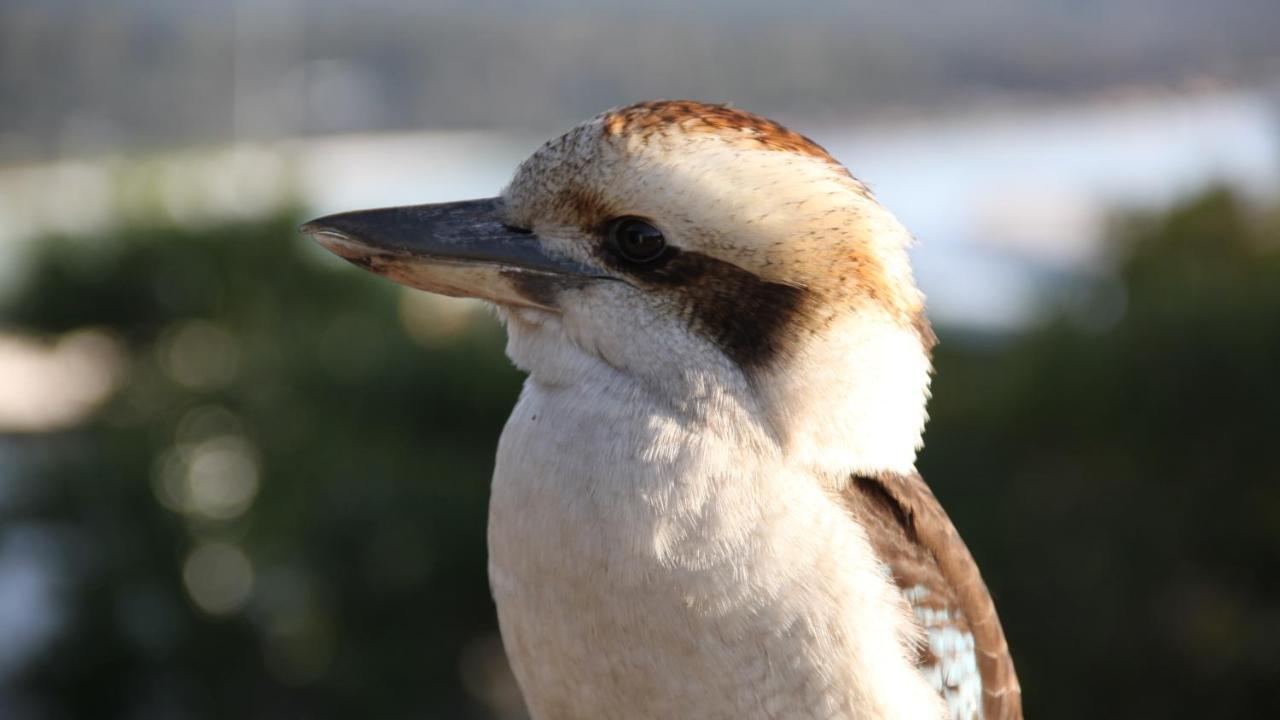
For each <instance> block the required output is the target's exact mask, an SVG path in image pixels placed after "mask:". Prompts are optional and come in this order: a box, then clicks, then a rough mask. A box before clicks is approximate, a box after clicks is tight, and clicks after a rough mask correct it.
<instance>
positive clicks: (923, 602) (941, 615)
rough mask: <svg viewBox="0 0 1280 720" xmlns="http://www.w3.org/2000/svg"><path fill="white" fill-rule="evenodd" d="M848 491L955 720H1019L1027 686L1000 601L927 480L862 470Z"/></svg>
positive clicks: (927, 668) (927, 670)
mask: <svg viewBox="0 0 1280 720" xmlns="http://www.w3.org/2000/svg"><path fill="white" fill-rule="evenodd" d="M843 495H844V497H845V499H846V500H847V501H848V504H849V506H850V508H851V510H852V511H853V513H854V515H855V516H856V517H857V519H858V520H859V522H860V523H861V524H862V525H863V527H865V528H866V532H867V535H868V537H869V539H870V540H871V544H872V546H873V548H874V549H875V552H876V555H877V556H878V557H879V558H880V560H881V561H882V562H883V563H885V565H887V566H888V568H889V570H890V572H891V573H892V574H893V579H894V581H895V582H896V583H897V585H898V588H899V589H900V590H901V591H902V594H903V596H905V597H906V599H907V601H908V602H909V603H910V604H911V607H912V610H913V611H914V612H915V615H916V619H917V620H918V621H919V623H920V624H921V626H923V628H924V630H925V633H926V639H927V643H926V647H924V648H922V650H921V653H920V657H919V666H920V669H921V671H922V672H924V673H925V675H926V676H927V677H929V679H930V680H931V681H932V682H933V684H934V687H936V688H937V689H938V691H939V692H940V693H941V694H942V696H943V697H944V698H945V699H946V702H947V706H948V708H949V709H950V717H951V718H952V720H957V719H960V720H974V719H975V718H977V719H981V720H1020V719H1021V718H1022V689H1021V687H1020V686H1019V685H1018V676H1017V674H1016V673H1015V672H1014V669H1013V658H1012V657H1010V655H1009V645H1008V643H1007V642H1006V641H1005V637H1004V630H1002V629H1001V627H1000V618H999V617H997V616H996V607H995V603H994V602H993V601H992V599H991V594H990V593H989V592H988V591H987V586H986V584H985V583H983V581H982V575H981V574H980V573H979V572H978V566H977V564H976V563H975V562H974V561H973V556H972V555H970V554H969V549H968V548H967V547H965V544H964V541H963V540H961V539H960V535H959V533H957V532H956V529H955V526H954V525H952V524H951V519H950V518H948V517H947V514H946V512H944V511H943V509H942V506H941V505H939V504H938V500H937V498H935V497H934V496H933V493H932V492H931V491H930V490H929V487H928V486H927V485H925V483H924V480H923V479H922V478H921V477H920V476H919V475H918V474H916V473H912V474H909V475H903V474H896V473H886V474H880V475H876V476H861V475H860V476H856V477H854V478H853V480H852V482H851V483H850V485H849V487H848V488H847V489H846V490H845V491H844V493H843Z"/></svg>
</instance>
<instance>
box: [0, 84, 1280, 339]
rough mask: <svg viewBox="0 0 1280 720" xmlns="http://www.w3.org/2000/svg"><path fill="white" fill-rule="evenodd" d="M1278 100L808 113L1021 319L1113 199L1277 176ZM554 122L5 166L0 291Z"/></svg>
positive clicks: (426, 176) (983, 323)
mask: <svg viewBox="0 0 1280 720" xmlns="http://www.w3.org/2000/svg"><path fill="white" fill-rule="evenodd" d="M1277 108H1280V101H1278V100H1277V98H1276V96H1275V95H1274V94H1268V92H1266V91H1262V90H1234V91H1217V92H1205V93H1199V94H1192V95H1180V96H1179V95H1174V96H1167V95H1166V96H1150V97H1137V98H1127V99H1116V100H1109V101H1097V102H1094V103H1090V104H1083V105H1074V106H1039V107H1033V108H1017V109H1010V108H1003V109H1001V108H997V109H992V110H991V111H990V112H989V113H986V114H982V115H967V116H964V117H956V118H949V117H933V118H929V119H922V120H918V121H913V122H906V123H902V124H900V125H897V126H885V125H879V126H848V127H835V126H825V127H821V126H820V127H813V128H809V127H804V125H803V123H794V122H793V125H795V126H796V127H797V128H798V129H800V130H802V131H804V132H806V133H807V134H809V135H810V136H812V137H813V138H814V139H815V140H817V141H818V142H820V143H821V144H823V145H825V146H826V147H827V148H828V149H829V150H831V152H832V153H833V154H834V155H835V156H836V157H837V158H839V159H840V160H842V161H843V162H845V163H846V164H847V165H848V166H849V167H850V168H851V169H852V170H853V172H854V174H856V175H858V176H859V177H860V178H862V179H863V180H865V181H866V182H867V183H869V184H870V185H871V187H872V188H873V189H874V190H875V192H876V194H877V195H878V196H879V198H880V199H881V201H882V202H883V203H885V204H886V205H887V206H888V207H889V208H890V209H892V210H893V211H894V212H895V213H896V214H897V215H898V216H899V217H900V218H901V219H902V221H903V222H904V223H905V224H906V225H907V227H908V228H909V229H910V230H911V231H912V232H913V233H914V234H915V236H916V237H917V238H918V240H919V241H920V242H919V244H918V246H917V247H916V248H915V249H914V252H913V255H914V259H915V264H916V268H917V273H918V276H919V279H920V282H921V285H922V286H923V287H924V289H925V291H926V293H927V294H928V295H929V299H930V302H929V304H930V312H931V314H932V315H933V317H934V318H935V320H937V321H939V322H941V323H945V324H948V325H957V326H962V327H973V328H977V329H987V330H1013V329H1016V328H1018V327H1021V326H1023V325H1025V324H1026V323H1027V322H1030V321H1032V320H1034V319H1035V318H1036V317H1038V316H1039V315H1040V314H1041V311H1042V310H1043V309H1044V307H1045V305H1046V304H1047V303H1048V304H1051V303H1052V302H1054V294H1055V288H1057V287H1058V286H1059V285H1060V283H1059V282H1057V281H1060V280H1062V279H1064V278H1070V277H1073V276H1077V275H1079V274H1081V273H1089V272H1091V271H1093V270H1095V269H1097V268H1098V267H1099V261H1100V260H1101V259H1103V258H1105V257H1106V255H1107V252H1108V249H1107V248H1105V247H1102V246H1101V239H1102V237H1103V235H1102V229H1103V225H1104V222H1105V219H1106V216H1107V213H1108V212H1110V211H1112V210H1113V209H1114V208H1117V207H1132V206H1137V207H1144V206H1158V205H1162V204H1165V203H1168V202H1170V201H1171V200H1173V199H1175V198H1176V197H1178V196H1180V195H1184V194H1189V193H1192V192H1195V191H1196V190H1197V189H1199V188H1201V187H1203V186H1204V185H1206V184H1208V183H1212V182H1225V183H1229V184H1232V185H1235V186H1238V187H1240V188H1242V189H1244V190H1246V191H1248V192H1253V193H1258V194H1261V193H1269V192H1274V191H1275V190H1276V188H1277V187H1278V186H1280V122H1278V120H1277V117H1278V113H1277ZM544 139H545V138H541V137H528V136H523V137H522V136H512V135H498V134H492V133H482V132H447V133H445V132H423V133H413V134H397V135H378V136H332V137H324V138H318V139H305V140H295V141H290V142H285V143H275V144H262V145H242V146H235V147H230V148H223V149H214V150H203V151H189V152H180V153H174V154H171V155H165V156H158V157H149V158H111V157H108V158H96V159H88V160H70V161H64V162H59V163H55V164H52V165H46V166H25V167H15V168H5V169H0V291H3V288H4V287H5V285H7V284H12V283H13V281H14V280H15V279H16V276H17V275H19V274H20V273H21V272H22V269H21V268H22V263H21V262H20V260H21V256H22V254H23V251H24V247H25V245H24V243H23V240H24V239H29V238H31V237H33V236H35V235H38V234H39V233H40V232H43V231H47V230H59V231H71V232H76V231H84V230H90V229H92V228H94V227H96V226H100V225H103V224H107V223H113V222H118V221H120V219H121V218H123V217H129V216H133V215H147V214H155V213H159V214H162V215H169V216H171V217H172V218H173V219H175V220H176V221H178V222H192V223H196V222H205V221H208V220H210V219H216V218H219V217H226V216H253V215H255V214H259V213H262V212H265V211H267V210H269V209H271V208H272V207H275V206H277V205H278V204H279V203H281V202H284V201H286V200H289V199H298V200H300V201H301V202H302V203H303V205H304V206H306V207H308V208H309V209H312V210H314V211H315V212H317V213H321V212H331V211H337V210H343V209H351V208H356V207H364V206H380V205H393V204H407V203H418V202H432V201H440V200H449V199H457V198H465V197H479V196H486V195H493V194H495V193H496V192H497V191H498V190H499V189H500V188H501V187H502V185H503V183H504V182H505V181H506V180H507V178H508V177H509V176H510V174H511V172H512V171H513V170H514V168H515V165H516V164H517V163H518V162H519V161H520V160H521V159H522V158H523V157H524V156H525V155H527V154H528V153H529V152H531V151H532V150H533V149H534V148H536V147H537V146H538V144H540V143H541V142H542V141H543V140H544Z"/></svg>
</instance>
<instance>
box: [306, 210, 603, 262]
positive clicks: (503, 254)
mask: <svg viewBox="0 0 1280 720" xmlns="http://www.w3.org/2000/svg"><path fill="white" fill-rule="evenodd" d="M299 230H300V231H301V232H303V233H306V234H308V235H312V236H314V237H315V238H316V240H318V241H319V242H320V243H321V244H323V245H325V246H326V247H328V248H329V249H330V250H333V251H334V252H337V253H338V254H339V255H342V256H343V257H347V258H348V259H352V260H354V259H355V258H351V257H349V255H348V252H347V251H351V250H357V249H364V250H366V251H368V252H369V253H373V254H390V255H397V256H403V257H406V258H417V259H420V260H423V261H426V262H446V263H448V262H455V263H465V264H474V265H496V266H500V267H503V268H509V269H513V270H525V271H532V272H542V273H550V274H554V275H574V276H579V277H592V276H596V275H598V274H599V272H598V271H597V270H595V269H593V268H591V267H588V266H586V265H583V264H582V263H578V262H575V261H573V260H570V259H568V258H562V257H556V256H553V255H550V254H548V253H547V252H546V251H545V249H544V248H543V247H542V243H541V242H540V241H539V240H538V237H537V236H536V235H534V234H533V233H532V232H530V231H528V230H521V229H518V228H512V227H508V226H507V225H505V224H504V223H503V220H502V200H501V199H500V198H485V199H483V200H463V201H461V202H451V203H441V204H438V205H409V206H404V207H390V208H379V209H376V210H355V211H352V212H344V213H337V214H335V215H326V216H324V217H322V218H317V219H315V220H312V221H311V222H308V223H306V224H305V225H303V226H302V227H301V228H299ZM335 246H346V248H345V251H344V250H340V249H339V248H338V247H335Z"/></svg>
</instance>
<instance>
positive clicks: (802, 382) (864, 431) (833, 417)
mask: <svg viewBox="0 0 1280 720" xmlns="http://www.w3.org/2000/svg"><path fill="white" fill-rule="evenodd" d="M545 319H546V318H541V319H538V320H537V321H536V322H528V321H527V320H528V318H526V319H525V320H520V319H518V318H514V317H513V318H512V322H511V323H509V327H508V332H509V336H510V337H509V343H508V355H510V356H511V358H512V359H513V360H514V361H515V362H516V364H517V365H518V366H519V367H521V368H523V369H525V370H527V371H528V372H530V374H531V379H532V380H533V381H535V382H538V383H541V384H544V385H547V386H571V385H575V384H580V383H582V382H583V380H584V379H586V378H591V379H592V382H593V383H594V385H596V386H607V387H610V388H612V389H611V390H610V392H611V393H613V396H614V398H615V399H619V400H623V401H625V402H640V403H642V404H648V403H654V404H656V405H657V406H662V407H666V408H671V409H673V411H674V412H676V413H677V414H679V415H681V416H683V417H684V418H685V422H686V423H688V425H689V426H691V427H692V426H699V427H703V428H704V431H705V432H711V433H716V434H721V435H727V437H726V438H725V439H726V440H729V441H731V442H734V443H737V444H738V445H739V446H740V447H742V448H743V449H744V450H750V451H752V452H754V453H757V454H763V455H773V456H778V457H779V458H780V459H782V460H784V461H785V462H786V463H787V464H788V465H789V466H791V467H795V468H798V469H805V470H808V471H810V472H811V473H813V474H815V475H817V476H821V477H829V478H833V479H839V478H845V477H848V475H849V474H850V473H868V474H874V473H877V472H884V471H891V472H901V473H905V472H910V471H912V470H913V469H914V467H915V458H916V451H917V450H918V449H919V447H920V445H921V437H922V434H923V431H924V424H925V420H926V412H925V402H926V400H927V398H928V394H929V376H930V370H931V367H930V360H929V348H928V346H927V345H926V344H925V342H923V341H922V338H921V337H920V332H919V331H918V329H917V328H915V327H912V325H911V324H909V323H904V322H902V321H901V320H900V319H898V318H896V317H894V316H893V315H891V314H889V313H883V312H877V311H874V310H867V311H864V312H860V313H848V314H846V315H845V316H843V317H841V318H836V319H834V320H833V321H832V322H830V323H829V324H828V326H827V327H826V329H825V330H824V331H822V332H820V333H813V334H811V335H808V336H807V337H806V338H805V340H804V341H803V342H801V343H798V344H797V345H796V346H795V347H793V348H791V351H790V352H788V353H786V354H785V355H784V356H783V357H780V358H779V359H778V360H777V361H776V362H775V363H774V364H772V365H770V366H768V367H763V368H755V369H753V370H750V371H745V370H743V369H742V368H740V367H738V366H737V365H736V364H734V363H732V362H729V361H728V360H727V359H726V358H725V357H724V356H723V355H721V354H720V353H719V352H718V351H715V350H714V349H713V348H711V347H710V346H707V347H706V348H705V350H704V351H703V352H702V354H698V356H697V357H687V358H683V360H685V361H686V362H681V363H670V362H665V363H660V364H657V365H660V366H661V367H662V368H664V369H663V370H662V372H663V374H662V375H661V376H653V377H637V376H635V375H634V374H632V373H628V372H626V371H625V370H620V369H619V368H618V367H617V366H616V365H615V364H613V363H610V362H608V361H606V360H604V359H603V358H602V357H600V356H599V355H597V354H595V353H592V352H587V351H584V350H582V349H581V348H579V347H578V346H577V344H576V343H574V342H572V341H571V340H570V339H569V337H568V336H566V334H565V333H564V329H563V327H561V325H560V324H559V323H558V322H545ZM685 349H686V350H688V351H689V352H690V353H695V354H697V348H696V346H686V348H685ZM628 398H629V399H628Z"/></svg>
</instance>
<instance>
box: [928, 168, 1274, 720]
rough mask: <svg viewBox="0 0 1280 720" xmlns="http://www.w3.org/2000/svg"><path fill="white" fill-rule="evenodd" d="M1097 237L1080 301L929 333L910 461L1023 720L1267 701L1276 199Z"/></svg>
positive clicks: (1232, 713) (1221, 202)
mask: <svg viewBox="0 0 1280 720" xmlns="http://www.w3.org/2000/svg"><path fill="white" fill-rule="evenodd" d="M1112 235H1113V238H1114V242H1113V244H1112V246H1113V247H1114V248H1116V251H1117V256H1118V257H1117V262H1116V267H1117V272H1118V277H1117V278H1116V279H1114V280H1107V281H1104V282H1099V283H1097V285H1096V286H1095V287H1094V288H1092V289H1091V291H1090V292H1087V293H1085V296H1084V298H1083V299H1082V301H1081V303H1080V304H1079V307H1077V308H1075V309H1074V311H1072V312H1069V313H1066V314H1065V315H1064V316H1063V317H1060V318H1058V319H1056V320H1054V321H1053V322H1051V323H1049V324H1048V325H1046V326H1045V327H1043V328H1041V329H1038V330H1035V331H1033V332H1031V333H1029V334H1027V335H1026V336H1023V337H1019V338H1016V339H1014V340H1012V341H1011V342H1008V343H996V344H992V345H988V346H985V347H983V346H980V345H974V344H972V343H970V344H965V343H963V342H960V341H957V342H953V343H947V342H944V343H943V344H942V345H941V347H940V351H939V354H938V357H937V368H938V375H937V380H936V381H935V387H934V391H935V396H934V399H933V402H932V404H931V409H932V415H933V420H932V422H931V424H930V428H929V432H928V436H927V445H926V450H925V452H924V454H923V456H922V458H921V468H922V471H923V472H924V474H925V477H927V478H929V479H930V481H931V482H932V483H933V484H934V485H935V487H936V488H937V490H938V494H939V495H940V496H941V498H942V500H943V503H944V504H945V505H946V506H947V507H948V508H949V509H950V511H951V512H952V514H953V517H954V518H955V520H956V522H957V524H958V525H959V527H960V529H961V532H962V533H963V534H964V535H965V537H966V538H967V539H968V540H969V542H970V544H971V546H972V547H973V550H974V553H975V555H976V556H977V557H978V560H979V563H980V564H981V565H982V567H983V569H984V572H985V574H986V575H987V577H988V580H989V583H990V585H991V586H992V587H993V589H994V591H995V593H996V596H997V602H998V603H999V606H1000V609H1001V615H1002V616H1003V618H1004V622H1005V624H1006V628H1007V631H1008V635H1009V637H1010V645H1011V647H1013V649H1014V655H1015V658H1016V659H1017V660H1018V661H1019V670H1020V673H1021V676H1022V681H1023V686H1024V691H1025V697H1026V706H1027V711H1028V712H1027V715H1028V717H1041V718H1051V717H1061V718H1068V717H1240V718H1244V717H1276V716H1280V695H1277V694H1276V692H1275V683H1276V678H1277V672H1280V651H1278V650H1277V648H1280V457H1277V456H1276V455H1274V454H1273V452H1274V450H1273V449H1272V447H1273V446H1272V445H1271V443H1272V442H1273V441H1274V438H1275V433H1276V429H1277V424H1276V420H1275V414H1276V410H1275V408H1276V407H1277V406H1278V405H1280V383H1277V379H1276V372H1277V370H1280V214H1278V213H1277V212H1276V209H1275V208H1273V209H1271V210H1268V211H1259V210H1258V209H1257V208H1249V207H1246V206H1244V205H1242V204H1241V202H1240V201H1239V200H1238V199H1237V198H1236V197H1234V196H1233V195H1232V194H1231V193H1230V192H1228V191H1226V190H1213V191H1210V192H1207V193H1206V194H1204V195H1202V196H1200V197H1198V198H1195V199H1193V200H1190V201H1188V202H1186V203H1183V204H1181V205H1179V206H1178V207H1176V208H1174V209H1172V210H1171V211H1169V212H1168V213H1166V214H1160V215H1153V216H1139V215H1135V216H1130V217H1126V218H1123V219H1121V220H1119V221H1118V222H1117V223H1116V226H1115V230H1114V232H1113V233H1112ZM944 340H945V337H944Z"/></svg>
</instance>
